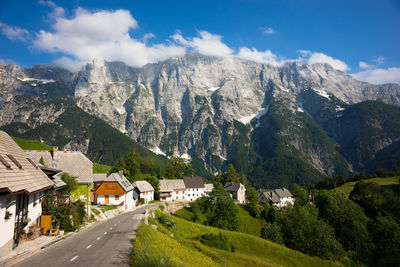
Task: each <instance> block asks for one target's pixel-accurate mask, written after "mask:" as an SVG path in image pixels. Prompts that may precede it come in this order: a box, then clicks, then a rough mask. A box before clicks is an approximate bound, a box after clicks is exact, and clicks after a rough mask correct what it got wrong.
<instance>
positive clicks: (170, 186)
mask: <svg viewBox="0 0 400 267" xmlns="http://www.w3.org/2000/svg"><path fill="white" fill-rule="evenodd" d="M185 188H186V187H185V183H184V182H183V180H182V179H173V180H160V192H172V191H174V190H177V189H185Z"/></svg>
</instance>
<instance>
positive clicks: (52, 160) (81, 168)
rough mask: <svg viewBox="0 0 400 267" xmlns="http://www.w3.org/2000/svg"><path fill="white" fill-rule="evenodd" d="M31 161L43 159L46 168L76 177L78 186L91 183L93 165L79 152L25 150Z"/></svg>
mask: <svg viewBox="0 0 400 267" xmlns="http://www.w3.org/2000/svg"><path fill="white" fill-rule="evenodd" d="M25 152H26V153H27V154H28V155H29V156H30V157H31V158H32V160H33V161H36V162H39V161H40V158H43V160H44V163H45V165H46V167H48V168H56V169H59V170H62V171H63V172H68V173H69V174H71V175H73V176H76V177H77V182H78V184H90V183H92V182H93V163H92V162H91V161H90V160H89V159H88V158H87V157H86V156H85V155H84V154H82V152H79V151H58V150H55V151H43V150H25Z"/></svg>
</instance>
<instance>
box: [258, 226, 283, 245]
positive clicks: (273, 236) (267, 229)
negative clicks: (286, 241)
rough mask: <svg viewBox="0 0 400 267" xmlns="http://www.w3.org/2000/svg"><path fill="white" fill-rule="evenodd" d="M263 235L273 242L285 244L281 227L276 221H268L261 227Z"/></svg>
mask: <svg viewBox="0 0 400 267" xmlns="http://www.w3.org/2000/svg"><path fill="white" fill-rule="evenodd" d="M261 237H262V238H264V239H267V240H270V241H272V242H275V243H278V244H283V238H282V233H281V229H280V228H279V226H278V225H276V224H274V223H270V222H267V223H265V224H264V225H263V227H262V228H261Z"/></svg>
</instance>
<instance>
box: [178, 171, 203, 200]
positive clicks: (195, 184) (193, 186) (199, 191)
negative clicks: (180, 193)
mask: <svg viewBox="0 0 400 267" xmlns="http://www.w3.org/2000/svg"><path fill="white" fill-rule="evenodd" d="M183 182H184V183H185V187H186V190H185V199H186V200H187V201H195V200H196V199H198V198H199V197H202V196H204V195H205V193H204V189H205V188H204V182H203V179H202V178H201V177H200V176H194V177H183Z"/></svg>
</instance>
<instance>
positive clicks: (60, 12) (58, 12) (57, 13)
mask: <svg viewBox="0 0 400 267" xmlns="http://www.w3.org/2000/svg"><path fill="white" fill-rule="evenodd" d="M39 4H41V5H45V6H49V7H51V8H52V9H53V11H52V12H51V13H49V14H48V17H49V18H51V19H57V18H60V17H63V16H64V15H65V10H64V8H62V7H60V6H57V5H56V4H55V3H54V2H53V1H45V0H39Z"/></svg>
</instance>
